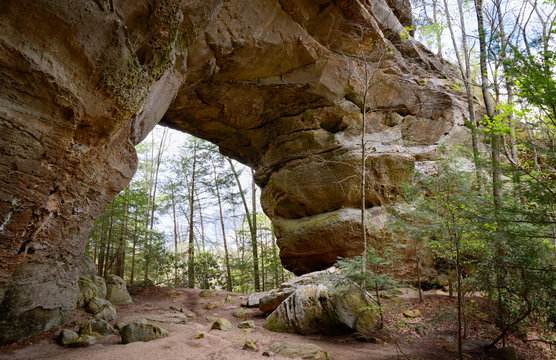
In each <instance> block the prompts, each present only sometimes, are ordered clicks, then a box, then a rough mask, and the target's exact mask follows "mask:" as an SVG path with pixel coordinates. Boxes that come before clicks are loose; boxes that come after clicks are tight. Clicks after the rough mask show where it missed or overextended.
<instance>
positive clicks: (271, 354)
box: [263, 350, 276, 357]
mask: <svg viewBox="0 0 556 360" xmlns="http://www.w3.org/2000/svg"><path fill="white" fill-rule="evenodd" d="M263 356H266V357H275V356H276V354H275V353H273V352H272V351H268V350H266V351H263Z"/></svg>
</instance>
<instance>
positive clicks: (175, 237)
mask: <svg viewBox="0 0 556 360" xmlns="http://www.w3.org/2000/svg"><path fill="white" fill-rule="evenodd" d="M170 200H171V201H172V220H173V222H174V285H175V286H177V285H178V223H177V220H176V197H175V195H174V188H173V187H172V186H170Z"/></svg>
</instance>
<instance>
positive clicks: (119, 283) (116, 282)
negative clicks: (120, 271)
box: [105, 275, 133, 304]
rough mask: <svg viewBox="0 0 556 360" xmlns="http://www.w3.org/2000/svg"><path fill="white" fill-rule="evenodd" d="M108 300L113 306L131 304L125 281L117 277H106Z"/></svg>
mask: <svg viewBox="0 0 556 360" xmlns="http://www.w3.org/2000/svg"><path fill="white" fill-rule="evenodd" d="M105 279H106V299H107V300H108V301H110V302H111V303H112V304H131V303H132V302H133V300H131V296H129V292H128V291H127V287H126V283H125V281H124V279H122V278H121V277H119V276H117V275H106V277H105Z"/></svg>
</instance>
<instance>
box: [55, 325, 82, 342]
mask: <svg viewBox="0 0 556 360" xmlns="http://www.w3.org/2000/svg"><path fill="white" fill-rule="evenodd" d="M77 339H79V335H77V333H76V332H75V331H72V330H69V329H63V330H62V331H61V332H60V335H58V339H57V340H58V344H60V345H69V344H70V343H72V342H74V341H76V340H77Z"/></svg>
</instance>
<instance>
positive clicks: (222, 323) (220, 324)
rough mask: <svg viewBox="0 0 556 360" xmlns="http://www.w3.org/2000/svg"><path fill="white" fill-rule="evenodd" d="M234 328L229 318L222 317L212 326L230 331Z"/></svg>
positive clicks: (213, 328) (212, 328)
mask: <svg viewBox="0 0 556 360" xmlns="http://www.w3.org/2000/svg"><path fill="white" fill-rule="evenodd" d="M232 328H233V326H232V323H231V322H229V321H228V319H224V318H220V319H218V320H216V321H215V322H214V323H213V324H212V327H211V328H210V329H211V330H222V331H229V330H232Z"/></svg>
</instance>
